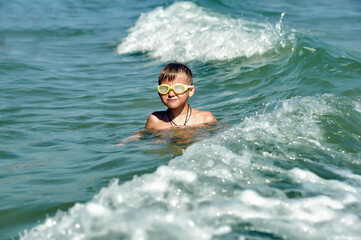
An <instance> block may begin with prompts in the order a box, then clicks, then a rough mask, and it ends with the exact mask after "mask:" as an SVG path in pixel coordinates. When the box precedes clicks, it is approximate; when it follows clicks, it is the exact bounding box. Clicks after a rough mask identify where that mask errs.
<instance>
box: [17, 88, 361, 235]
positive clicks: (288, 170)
mask: <svg viewBox="0 0 361 240" xmlns="http://www.w3.org/2000/svg"><path fill="white" fill-rule="evenodd" d="M333 101H334V97H333V96H331V95H324V96H321V97H305V98H293V99H290V100H285V101H278V102H275V103H272V104H270V105H267V106H266V108H265V112H264V113H259V114H257V115H255V116H250V117H249V118H246V119H245V120H244V121H243V122H241V123H240V124H239V125H238V126H234V127H232V128H231V129H228V130H226V131H224V132H223V133H219V134H217V135H216V136H214V137H212V138H209V139H206V140H203V141H200V142H197V143H194V144H193V145H191V146H190V147H188V148H187V149H186V150H185V152H184V154H183V155H181V156H179V157H176V158H174V159H173V160H171V161H170V162H169V164H168V165H167V166H161V167H159V168H158V169H157V170H156V171H155V172H154V173H152V174H147V175H143V176H140V177H136V178H134V179H133V180H132V181H129V182H127V183H125V184H123V185H119V184H118V181H117V180H114V181H113V182H112V183H111V184H110V185H109V186H108V187H107V188H103V189H102V190H101V191H100V193H99V194H98V195H97V196H95V197H94V199H93V200H92V201H90V202H88V203H86V204H77V205H76V206H75V207H73V208H71V209H70V210H69V212H67V213H58V214H57V216H55V217H54V218H49V219H48V220H47V221H46V222H45V223H44V224H41V225H39V226H37V227H36V228H34V229H32V230H31V231H30V232H26V233H25V234H24V235H23V237H22V239H39V238H44V237H46V238H47V239H59V238H63V237H64V238H67V239H89V238H94V237H98V238H109V237H116V238H126V239H154V238H157V239H158V238H159V236H162V239H184V237H185V236H186V237H187V238H190V239H212V238H214V237H216V236H222V235H226V234H231V233H232V232H233V231H249V230H251V229H253V231H258V232H265V233H266V232H272V233H273V234H275V235H278V236H283V237H287V238H290V239H303V238H304V237H305V236H307V238H308V239H322V238H327V237H328V236H330V235H332V236H334V237H335V238H338V237H341V236H342V237H350V238H355V237H357V236H359V235H360V234H361V232H360V229H359V228H358V227H357V226H356V225H355V224H353V223H354V222H355V221H358V215H357V213H356V212H354V209H355V208H356V209H358V208H359V207H360V206H359V202H358V199H360V198H361V186H360V185H359V184H358V183H356V182H355V181H353V179H355V178H359V176H358V175H355V174H353V173H351V172H347V171H346V172H345V171H339V170H338V168H337V166H332V165H328V166H327V171H329V172H330V174H334V175H338V176H340V178H342V180H327V179H326V178H323V177H320V176H318V175H317V174H316V173H315V172H313V171H314V169H313V167H312V166H313V165H314V166H320V167H321V166H323V163H322V162H319V163H317V161H316V159H312V156H308V155H304V153H302V149H304V148H305V147H307V148H309V149H310V148H311V149H312V148H313V149H315V151H316V150H317V151H319V152H321V153H319V154H320V155H322V154H324V155H326V156H327V157H328V158H332V156H331V155H330V154H329V153H328V152H329V150H328V149H329V148H330V147H332V146H330V145H328V144H327V143H326V142H325V139H324V133H323V129H322V126H320V125H319V123H320V121H319V120H320V118H322V117H323V115H325V114H328V115H330V114H337V110H336V109H335V106H334V105H333V103H332V102H333ZM292 116H297V117H292ZM345 154H351V153H342V154H340V155H339V156H341V157H342V156H343V155H345ZM345 161H346V160H345ZM304 162H310V165H309V166H308V169H307V168H306V169H301V167H303V168H304V167H305V166H304V164H303V163H304ZM290 163H292V167H289V166H291V165H290ZM243 222H247V224H248V225H250V226H251V227H250V226H248V227H242V226H241V225H242V224H241V223H243ZM237 226H238V227H237ZM246 235H247V234H246Z"/></svg>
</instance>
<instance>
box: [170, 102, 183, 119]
mask: <svg viewBox="0 0 361 240" xmlns="http://www.w3.org/2000/svg"><path fill="white" fill-rule="evenodd" d="M187 110H188V103H186V104H185V105H184V106H183V107H179V108H175V109H170V108H168V110H167V111H168V114H169V115H170V117H172V119H174V118H176V117H178V116H181V115H186V114H187Z"/></svg>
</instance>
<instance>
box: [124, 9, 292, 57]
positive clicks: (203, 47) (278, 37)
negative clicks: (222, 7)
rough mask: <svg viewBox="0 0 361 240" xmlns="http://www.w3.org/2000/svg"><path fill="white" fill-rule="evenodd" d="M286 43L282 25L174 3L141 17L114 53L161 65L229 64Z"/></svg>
mask: <svg viewBox="0 0 361 240" xmlns="http://www.w3.org/2000/svg"><path fill="white" fill-rule="evenodd" d="M283 16H284V14H282V16H281V19H282V18H283ZM285 39H286V37H285V36H284V34H283V32H282V29H281V21H280V22H279V23H277V24H275V25H271V24H268V23H266V22H256V21H249V20H245V19H236V18H233V17H230V16H227V15H221V14H219V13H215V12H212V11H211V10H208V9H205V8H203V7H200V6H198V5H196V4H195V3H192V2H176V3H173V4H172V5H170V6H169V7H167V8H163V7H158V8H156V9H155V10H153V11H151V12H148V13H143V14H142V15H141V16H140V17H139V19H138V21H137V22H136V23H135V26H133V27H132V28H131V29H129V34H128V36H127V37H126V38H125V39H123V41H122V42H121V44H119V46H118V47H117V52H118V53H119V54H127V53H134V52H146V53H148V54H149V55H150V56H151V57H153V58H157V59H161V60H163V61H169V60H177V61H190V60H201V61H209V60H229V59H233V58H237V57H251V56H254V55H262V54H264V53H265V52H267V51H270V50H272V49H275V48H276V47H277V46H279V45H282V46H283V47H284V46H285Z"/></svg>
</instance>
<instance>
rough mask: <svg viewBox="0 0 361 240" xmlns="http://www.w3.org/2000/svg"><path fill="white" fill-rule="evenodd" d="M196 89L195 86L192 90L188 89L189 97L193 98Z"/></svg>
mask: <svg viewBox="0 0 361 240" xmlns="http://www.w3.org/2000/svg"><path fill="white" fill-rule="evenodd" d="M195 89H196V86H194V85H193V87H192V88H189V89H188V91H189V97H192V96H193V94H194V91H195Z"/></svg>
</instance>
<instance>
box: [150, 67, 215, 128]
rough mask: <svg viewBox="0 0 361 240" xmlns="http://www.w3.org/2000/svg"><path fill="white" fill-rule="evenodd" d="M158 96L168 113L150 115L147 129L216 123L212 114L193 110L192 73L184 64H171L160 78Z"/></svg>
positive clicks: (163, 70) (160, 112)
mask: <svg viewBox="0 0 361 240" xmlns="http://www.w3.org/2000/svg"><path fill="white" fill-rule="evenodd" d="M158 84H159V85H158V94H159V97H160V99H161V101H162V102H163V104H164V105H166V106H167V107H168V109H167V110H166V111H159V112H153V113H152V114H150V115H149V117H148V120H147V123H146V125H145V128H147V129H152V130H162V129H166V128H170V127H176V126H196V125H200V124H207V123H215V122H217V120H216V118H215V117H214V116H213V114H212V113H211V112H207V111H200V110H197V109H194V108H191V107H190V106H189V104H188V97H192V96H193V94H194V91H195V86H194V85H193V76H192V71H191V70H190V69H189V68H188V67H187V66H186V65H184V64H182V63H169V64H168V65H166V66H165V67H164V68H163V69H162V71H161V72H160V74H159V77H158Z"/></svg>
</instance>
